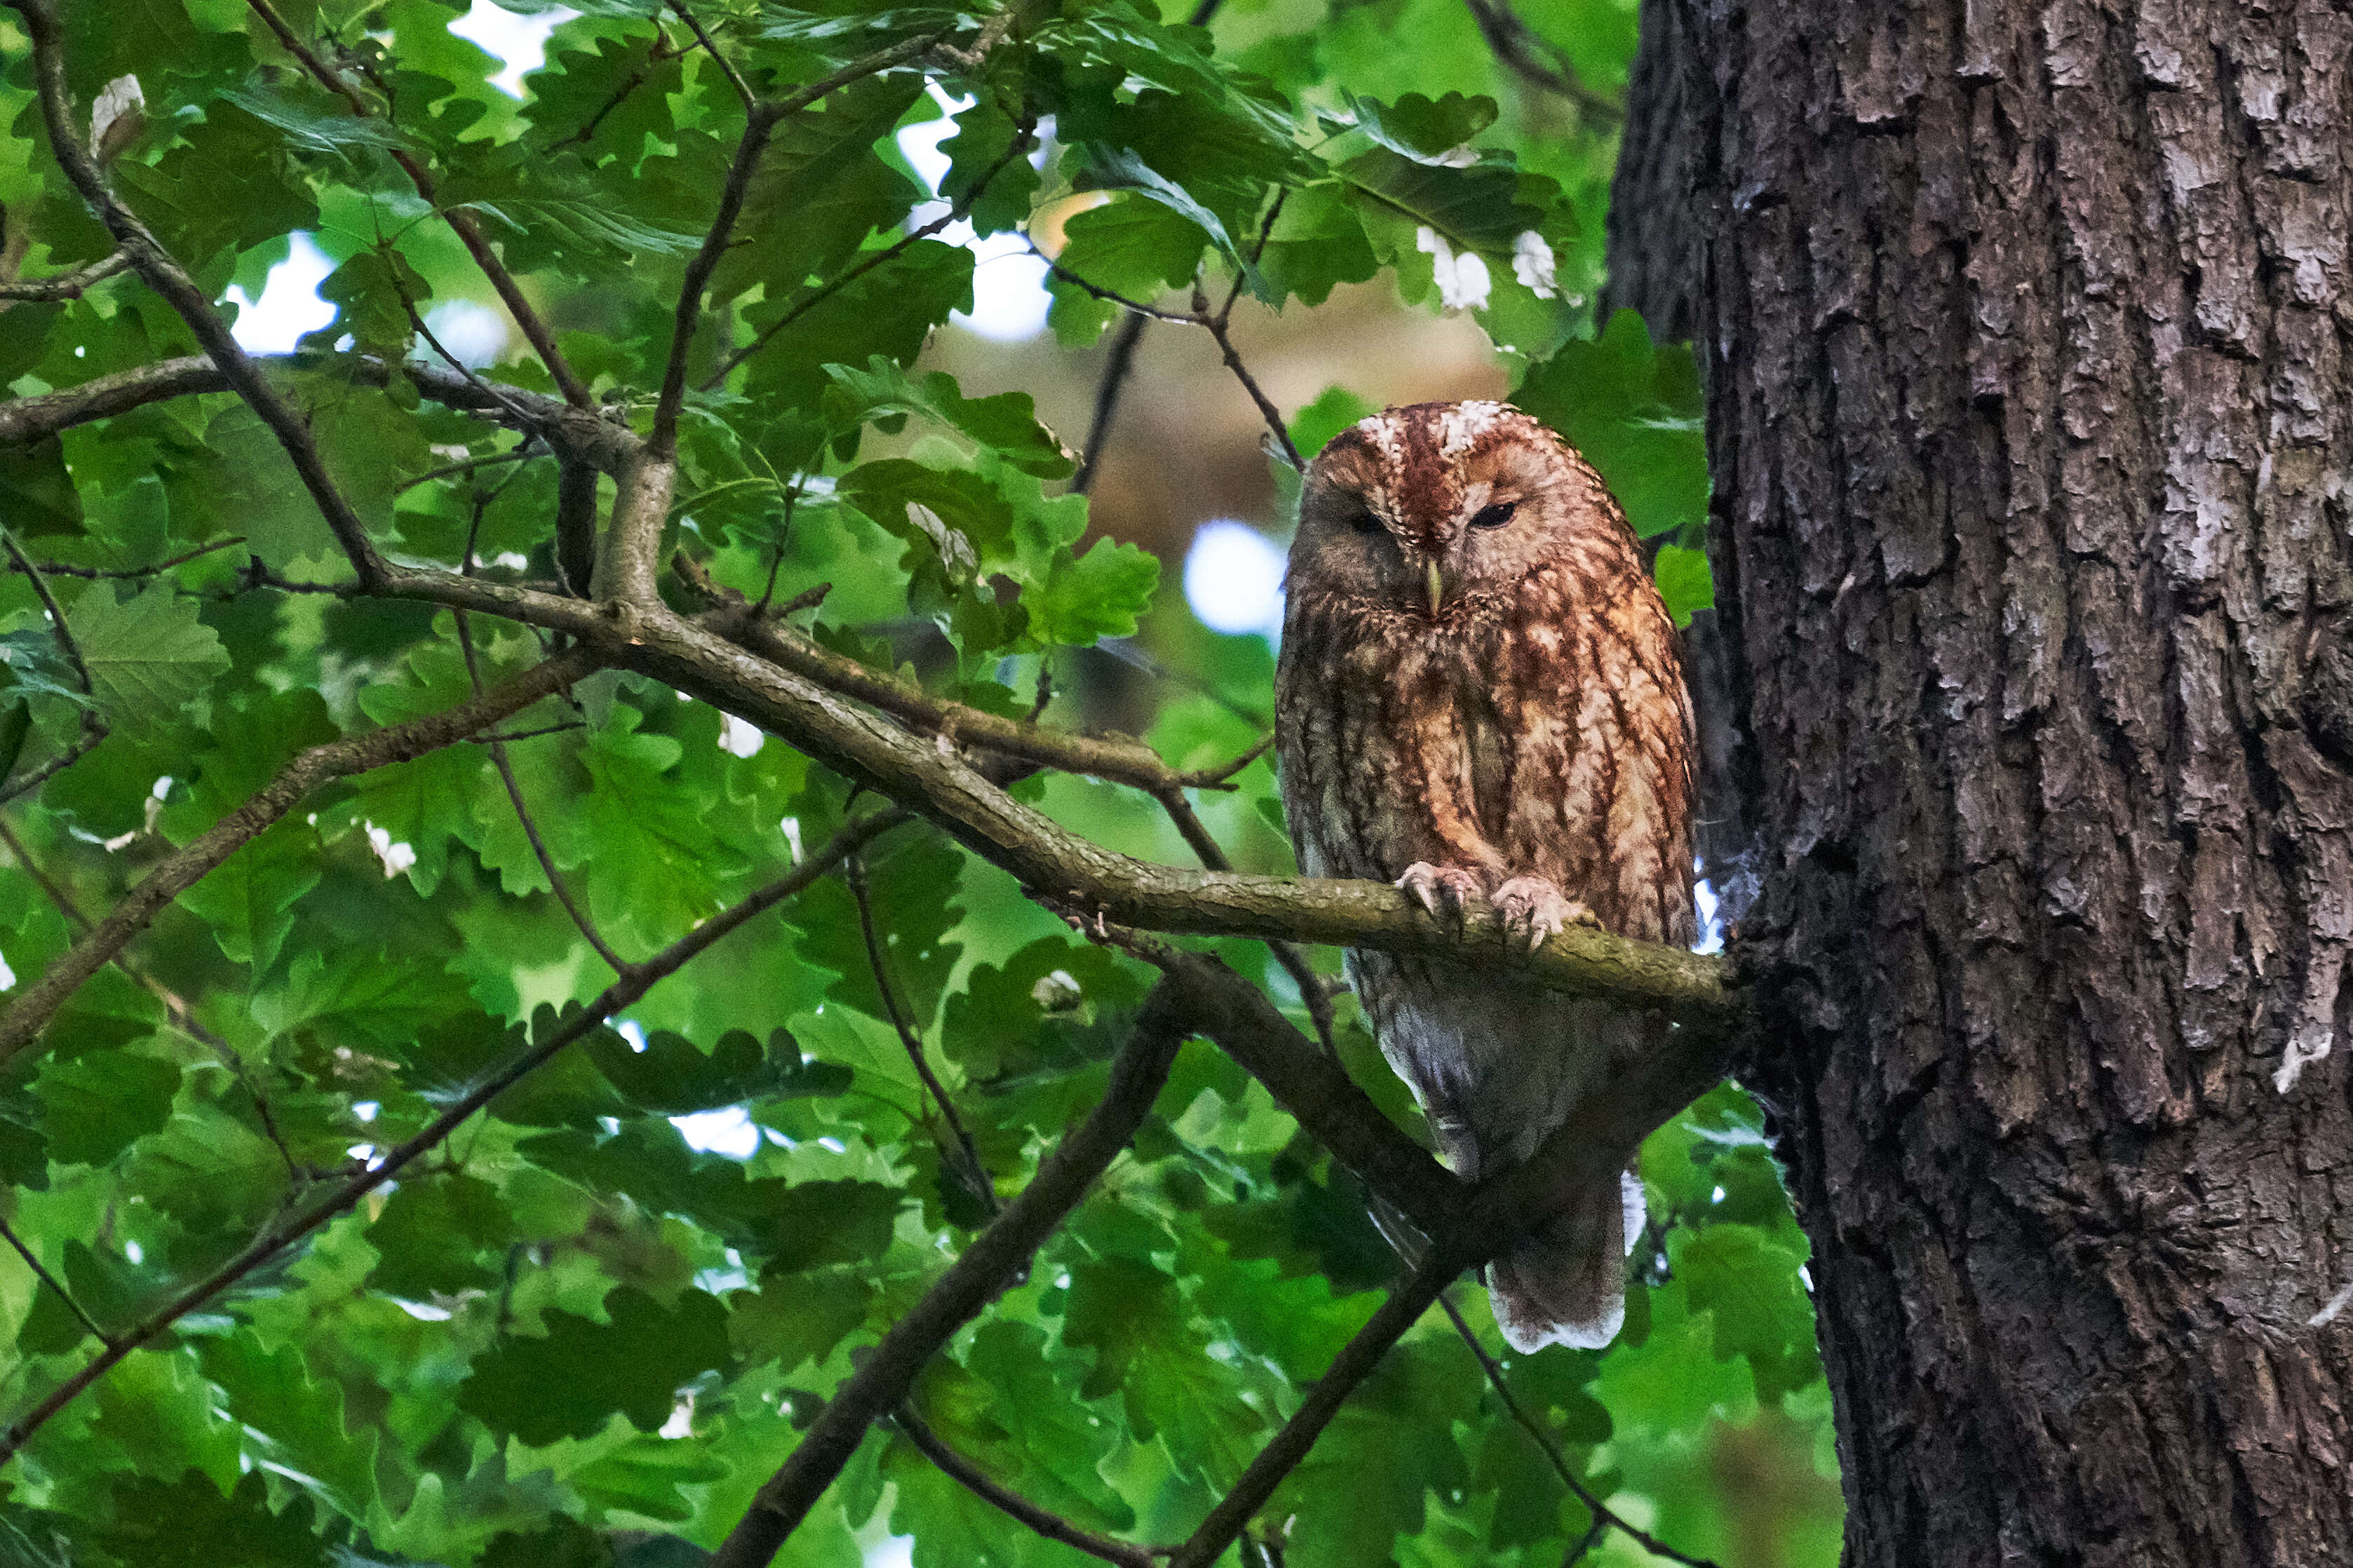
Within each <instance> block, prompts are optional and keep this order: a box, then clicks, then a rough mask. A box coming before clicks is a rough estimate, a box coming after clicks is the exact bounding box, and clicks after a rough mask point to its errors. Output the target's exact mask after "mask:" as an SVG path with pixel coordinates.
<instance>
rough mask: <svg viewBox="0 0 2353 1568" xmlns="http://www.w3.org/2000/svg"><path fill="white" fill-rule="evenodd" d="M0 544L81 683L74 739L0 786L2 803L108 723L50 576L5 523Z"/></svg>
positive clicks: (85, 748)
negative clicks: (29, 586)
mask: <svg viewBox="0 0 2353 1568" xmlns="http://www.w3.org/2000/svg"><path fill="white" fill-rule="evenodd" d="M0 546H5V548H6V550H7V552H8V559H9V562H10V563H11V564H12V565H13V566H14V567H15V569H16V570H17V571H19V572H21V573H23V574H25V576H26V579H27V580H29V581H30V582H31V583H32V584H33V592H34V593H35V594H37V595H39V596H40V600H41V607H42V608H43V609H44V610H46V611H47V612H48V616H49V634H50V636H52V637H55V638H56V639H57V644H58V652H59V653H62V654H63V655H65V658H66V663H67V664H68V665H69V666H70V667H71V668H72V669H73V672H74V679H75V681H76V683H77V684H79V686H80V687H81V695H82V704H81V728H80V730H79V731H77V733H76V734H75V736H74V740H73V742H72V743H71V744H70V745H69V746H68V747H66V749H65V750H64V751H63V752H59V753H58V755H56V756H54V757H51V758H50V759H48V761H47V762H46V763H42V764H41V765H40V766H39V767H37V768H35V769H33V770H32V771H31V772H30V773H26V774H25V775H24V776H22V777H20V778H18V779H16V781H15V782H14V783H12V784H9V785H8V786H7V787H6V788H5V789H0V805H5V803H7V802H9V801H12V800H15V799H16V797H17V796H19V795H26V794H28V793H30V792H31V791H32V790H34V789H36V788H37V787H38V786H40V785H41V784H45V783H47V781H48V780H49V779H51V778H53V777H55V776H56V775H57V773H58V772H59V771H60V770H62V769H63V768H65V767H66V766H67V765H68V764H69V763H73V762H75V761H77V760H79V758H80V757H81V756H82V755H83V754H84V753H85V752H89V750H90V748H91V747H93V746H95V745H97V744H98V743H99V742H100V741H103V740H104V739H106V734H107V725H106V720H105V718H104V717H103V716H102V715H101V714H100V712H99V710H98V683H97V682H96V681H94V680H92V679H90V663H89V661H88V660H87V659H85V658H82V655H81V644H80V643H79V642H78V641H76V640H75V638H74V635H73V628H72V627H71V626H68V625H67V624H66V612H65V606H63V605H59V604H58V596H57V595H55V594H54V593H51V592H50V591H49V580H48V579H47V577H45V576H43V575H42V574H41V569H40V568H39V567H38V566H36V565H35V564H34V563H33V558H32V557H31V556H29V555H27V554H26V553H25V549H24V546H22V545H20V544H18V543H17V542H16V532H15V531H14V530H12V529H10V528H7V527H6V526H5V525H0ZM19 700H20V701H21V700H22V699H19Z"/></svg>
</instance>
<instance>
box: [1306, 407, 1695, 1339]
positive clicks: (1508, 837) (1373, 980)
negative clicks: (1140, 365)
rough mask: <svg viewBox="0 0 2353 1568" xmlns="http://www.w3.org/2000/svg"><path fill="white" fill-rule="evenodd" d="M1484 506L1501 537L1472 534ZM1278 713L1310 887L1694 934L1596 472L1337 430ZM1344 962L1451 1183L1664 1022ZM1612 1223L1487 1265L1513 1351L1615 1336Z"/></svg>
mask: <svg viewBox="0 0 2353 1568" xmlns="http://www.w3.org/2000/svg"><path fill="white" fill-rule="evenodd" d="M1504 501H1508V502H1509V503H1510V504H1512V505H1514V507H1515V510H1514V511H1513V512H1512V514H1511V516H1510V519H1509V521H1507V522H1505V523H1504V524H1503V525H1502V526H1499V527H1495V528H1492V529H1480V528H1472V527H1471V526H1469V520H1470V519H1471V518H1472V516H1474V515H1478V514H1479V513H1480V512H1481V510H1482V508H1484V507H1487V506H1490V505H1494V504H1499V503H1500V502H1504ZM1431 563H1437V564H1438V565H1439V568H1440V573H1441V574H1442V584H1443V588H1444V592H1445V597H1444V599H1443V602H1442V604H1441V605H1440V606H1439V608H1438V609H1437V610H1436V611H1435V612H1433V610H1432V608H1431V605H1430V598H1429V593H1430V590H1429V586H1428V584H1429V568H1430V564H1431ZM1276 714H1277V716H1276V723H1277V755H1278V758H1279V761H1280V763H1281V768H1282V790H1283V801H1284V805H1285V808H1286V811H1287V813H1288V816H1289V819H1290V825H1291V832H1292V838H1293V843H1294V844H1295V845H1296V846H1297V848H1298V851H1299V856H1300V860H1301V863H1302V866H1303V868H1304V869H1306V870H1307V871H1308V872H1309V873H1310V874H1313V875H1322V876H1336V877H1368V878H1377V879H1381V880H1384V881H1395V880H1397V879H1399V878H1400V877H1401V876H1403V875H1405V873H1406V872H1407V870H1408V868H1409V867H1413V866H1414V865H1416V864H1417V863H1426V864H1428V865H1431V866H1436V867H1443V868H1457V869H1460V870H1461V871H1465V872H1468V873H1470V875H1471V876H1472V878H1473V879H1475V881H1476V883H1477V885H1478V886H1479V887H1480V888H1481V889H1482V890H1484V891H1485V892H1487V893H1489V894H1493V893H1494V892H1495V890H1496V889H1499V888H1501V887H1503V886H1504V884H1505V883H1506V882H1507V881H1510V880H1511V879H1514V878H1525V877H1539V878H1542V879H1546V881H1549V882H1550V883H1552V884H1553V885H1554V886H1555V887H1556V888H1557V889H1559V891H1560V893H1562V894H1563V895H1565V896H1566V897H1567V899H1569V900H1577V901H1578V902H1581V903H1583V904H1584V905H1585V906H1587V908H1588V909H1589V910H1591V911H1592V913H1593V914H1594V916H1595V917H1596V918H1598V919H1599V921H1600V923H1601V924H1602V925H1603V926H1605V927H1606V928H1608V929H1609V930H1610V931H1616V932H1618V933H1619V934H1620V935H1622V936H1629V937H1638V938H1641V939H1643V940H1645V941H1651V942H1677V943H1687V942H1690V941H1691V940H1692V938H1693V936H1694V919H1693V911H1692V897H1691V884H1692V856H1691V807H1692V798H1691V797H1692V738H1691V737H1692V718H1691V708H1690V700H1689V698H1688V697H1687V696H1686V694H1685V691H1684V689H1683V672H1682V663H1681V659H1680V658H1679V657H1678V653H1677V647H1676V636H1675V630H1674V626H1673V623H1672V620H1671V619H1670V618H1669V616H1668V615H1667V612H1666V607H1665V605H1663V604H1662V602H1661V601H1660V598H1659V595H1658V592H1657V590H1656V588H1655V587H1654V586H1653V584H1651V579H1650V576H1649V574H1647V573H1646V572H1645V571H1644V570H1643V568H1642V562H1641V553H1640V551H1639V550H1638V548H1637V546H1636V543H1635V541H1634V537H1633V534H1632V532H1631V531H1630V530H1629V529H1628V527H1627V526H1626V521H1625V516H1624V513H1623V512H1621V511H1620V510H1619V507H1618V505H1617V503H1616V502H1615V501H1614V500H1611V499H1610V497H1609V492H1608V490H1607V489H1605V488H1604V487H1603V485H1602V483H1601V480H1600V477H1599V475H1597V474H1596V473H1595V472H1594V471H1593V469H1592V468H1591V467H1590V466H1589V465H1588V464H1587V463H1586V462H1585V460H1584V459H1583V458H1580V457H1578V456H1577V453H1576V452H1575V451H1573V450H1572V449H1571V448H1570V447H1568V446H1567V443H1566V442H1564V441H1562V440H1561V439H1560V438H1559V437H1557V436H1556V435H1554V434H1553V433H1552V432H1551V431H1550V430H1548V429H1546V427H1545V426H1543V425H1541V424H1539V423H1538V422H1537V421H1535V419H1532V418H1530V417H1529V416H1526V415H1525V414H1522V413H1520V412H1519V411H1517V410H1515V409H1511V408H1507V407H1505V406H1504V405H1500V404H1493V403H1472V404H1423V405H1416V406H1413V407H1409V408H1398V409H1392V410H1390V411H1388V413H1385V414H1381V415H1377V416H1374V417H1373V418H1371V419H1367V420H1366V421H1364V422H1362V423H1361V424H1359V425H1356V426H1354V427H1352V428H1350V429H1348V430H1346V431H1344V432H1342V433H1341V434H1340V435H1338V436H1337V437H1334V438H1333V440H1332V442H1331V443H1330V445H1328V446H1327V447H1325V448H1324V452H1323V453H1322V454H1321V455H1320V456H1319V457H1318V458H1317V459H1316V460H1315V462H1314V465H1313V466H1312V468H1310V470H1309V474H1308V479H1307V484H1306V488H1305V491H1304V494H1303V500H1302V503H1301V521H1300V531H1299V536H1298V539H1297V541H1296V542H1295V543H1294V545H1293V552H1292V563H1291V574H1290V579H1289V601H1288V605H1287V609H1286V613H1285V616H1284V621H1283V641H1282V658H1281V662H1280V665H1279V668H1278V671H1277V675H1276ZM1349 962H1350V970H1351V973H1352V974H1353V975H1354V977H1355V980H1356V989H1357V994H1358V995H1359V997H1360V998H1361V999H1362V1001H1363V1003H1364V1005H1365V1009H1366V1014H1367V1016H1369V1018H1370V1019H1371V1021H1372V1024H1373V1026H1374V1028H1375V1030H1376V1031H1377V1033H1378V1035H1379V1036H1380V1038H1381V1044H1382V1049H1383V1051H1384V1052H1385V1053H1386V1054H1387V1055H1388V1058H1389V1060H1390V1062H1391V1064H1392V1065H1393V1066H1395V1067H1396V1068H1397V1070H1398V1072H1399V1073H1400V1074H1401V1075H1402V1076H1403V1077H1404V1078H1405V1079H1407V1080H1408V1082H1409V1083H1410V1084H1411V1085H1412V1086H1413V1088H1414V1090H1415V1092H1416V1094H1417V1095H1418V1096H1419V1098H1420V1100H1421V1103H1422V1105H1423V1107H1424V1108H1425V1109H1426V1110H1428V1111H1429V1113H1430V1118H1431V1122H1432V1125H1433V1128H1434V1130H1435V1131H1436V1132H1437V1134H1438V1138H1439V1142H1440V1147H1441V1149H1442V1150H1443V1151H1444V1152H1445V1153H1446V1155H1447V1157H1448V1159H1449V1161H1450V1162H1451V1163H1452V1164H1453V1165H1454V1166H1455V1167H1456V1169H1458V1170H1460V1171H1461V1172H1463V1173H1465V1174H1466V1175H1472V1176H1475V1175H1478V1174H1480V1173H1482V1172H1483V1171H1486V1170H1489V1169H1492V1168H1494V1167H1496V1166H1498V1165H1503V1164H1508V1163H1514V1162H1515V1161H1517V1160H1521V1159H1525V1158H1526V1157H1527V1155H1528V1154H1529V1153H1531V1152H1533V1151H1534V1149H1535V1146H1536V1145H1537V1144H1538V1143H1540V1142H1542V1141H1543V1138H1544V1136H1545V1135H1546V1133H1548V1132H1549V1131H1551V1130H1552V1129H1553V1128H1554V1127H1556V1126H1557V1125H1559V1123H1560V1122H1561V1121H1563V1120H1565V1119H1566V1117H1567V1115H1568V1114H1569V1112H1570V1111H1571V1110H1574V1109H1575V1107H1576V1105H1577V1101H1578V1100H1579V1099H1580V1098H1581V1097H1582V1096H1584V1095H1586V1094H1588V1093H1590V1092H1592V1091H1593V1089H1595V1088H1596V1087H1597V1086H1596V1084H1595V1083H1594V1082H1592V1081H1591V1079H1592V1078H1593V1076H1594V1073H1593V1068H1594V1064H1596V1063H1598V1061H1599V1058H1600V1055H1601V1050H1600V1047H1606V1046H1608V1045H1609V1043H1610V1041H1611V1040H1612V1039H1616V1038H1623V1037H1626V1036H1627V1034H1628V1032H1629V1031H1632V1032H1634V1034H1635V1035H1636V1036H1637V1037H1641V1038H1649V1037H1655V1036H1656V1035H1657V1034H1658V1032H1659V1031H1661V1030H1662V1029H1663V1027H1664V1026H1663V1025H1662V1024H1661V1023H1660V1022H1658V1021H1657V1020H1654V1019H1650V1018H1643V1017H1632V1016H1623V1015H1619V1014H1615V1013H1613V1012H1611V1011H1610V1010H1609V1009H1608V1008H1607V1007H1604V1006H1601V1005H1599V1004H1595V1003H1591V1002H1583V1001H1576V1000H1571V999H1568V998H1566V997H1562V996H1560V995H1557V994H1554V993H1550V992H1546V991H1544V990H1542V989H1540V988H1538V987H1535V986H1533V985H1530V984H1526V983H1525V982H1524V981H1521V980H1518V979H1516V978H1515V977H1514V965H1515V961H1514V957H1513V956H1512V955H1510V954H1508V953H1505V952H1498V953H1497V954H1496V955H1495V957H1494V959H1493V961H1492V962H1488V963H1429V962H1422V961H1413V960H1401V959H1397V958H1392V957H1389V956H1387V955H1383V954H1378V953H1372V952H1352V953H1351V954H1350V955H1349ZM1626 1217H1628V1216H1627V1215H1623V1214H1621V1213H1620V1212H1619V1211H1616V1210H1613V1211H1612V1212H1610V1213H1609V1214H1606V1215H1605V1214H1602V1213H1600V1212H1599V1211H1598V1210H1597V1211H1596V1212H1594V1213H1589V1214H1581V1215H1579V1214H1571V1215H1563V1216H1561V1218H1560V1219H1559V1220H1557V1221H1556V1222H1554V1224H1553V1225H1552V1226H1550V1227H1549V1228H1548V1229H1546V1230H1541V1231H1539V1232H1537V1233H1535V1234H1534V1235H1532V1236H1531V1237H1528V1238H1527V1239H1526V1240H1525V1241H1524V1242H1523V1243H1522V1244H1520V1246H1519V1247H1517V1248H1516V1249H1515V1250H1514V1252H1513V1253H1512V1254H1510V1255H1508V1256H1507V1257H1506V1258H1503V1259H1499V1260H1498V1263H1497V1265H1496V1266H1495V1268H1493V1270H1492V1271H1491V1279H1490V1284H1491V1286H1492V1288H1493V1291H1494V1294H1495V1300H1496V1310H1497V1318H1498V1321H1501V1322H1503V1324H1504V1329H1505V1331H1506V1333H1507V1334H1508V1335H1509V1336H1510V1337H1511V1338H1512V1340H1513V1342H1514V1343H1515V1344H1518V1345H1520V1346H1521V1347H1522V1348H1523V1349H1528V1348H1534V1346H1535V1345H1536V1344H1541V1343H1545V1342H1551V1341H1564V1342H1573V1343H1593V1342H1597V1340H1598V1341H1599V1342H1607V1340H1608V1338H1609V1335H1610V1334H1611V1333H1614V1332H1615V1330H1616V1326H1617V1322H1618V1320H1619V1317H1620V1312H1621V1310H1622V1292H1623V1281H1622V1267H1623V1266H1622V1263H1621V1261H1620V1242H1621V1240H1622V1237H1623V1235H1624V1229H1625V1219H1626Z"/></svg>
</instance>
